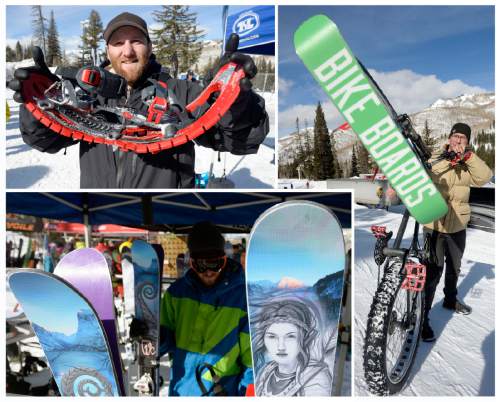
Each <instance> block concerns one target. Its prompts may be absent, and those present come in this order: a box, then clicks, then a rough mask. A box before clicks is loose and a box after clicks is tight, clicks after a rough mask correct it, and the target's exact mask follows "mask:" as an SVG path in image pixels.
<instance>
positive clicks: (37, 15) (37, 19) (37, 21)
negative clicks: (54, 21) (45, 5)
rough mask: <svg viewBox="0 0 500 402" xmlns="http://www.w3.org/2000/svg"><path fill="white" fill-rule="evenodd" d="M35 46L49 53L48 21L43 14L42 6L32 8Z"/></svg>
mask: <svg viewBox="0 0 500 402" xmlns="http://www.w3.org/2000/svg"><path fill="white" fill-rule="evenodd" d="M31 16H32V17H33V19H32V24H33V25H32V27H33V39H34V44H35V45H38V46H40V47H41V48H42V50H43V54H46V53H47V43H46V42H47V19H46V18H45V17H44V16H43V14H42V6H31Z"/></svg>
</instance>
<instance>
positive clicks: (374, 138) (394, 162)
mask: <svg viewBox="0 0 500 402" xmlns="http://www.w3.org/2000/svg"><path fill="white" fill-rule="evenodd" d="M313 73H314V75H315V77H316V79H317V80H318V81H319V82H320V83H321V84H322V86H323V88H324V89H325V91H326V92H327V93H328V95H329V97H330V98H331V100H332V102H334V104H335V105H337V107H338V108H339V110H340V112H341V113H342V114H343V116H344V117H345V118H346V119H347V121H348V122H349V124H350V125H351V127H352V128H353V130H354V131H355V132H356V133H358V135H359V137H360V139H361V141H362V142H363V144H364V146H365V147H366V149H367V150H368V151H369V152H370V154H371V155H372V157H373V158H374V159H375V161H376V162H377V164H378V166H379V167H380V169H381V170H382V171H383V172H384V174H385V175H386V176H387V178H388V179H389V181H390V183H391V185H392V187H393V188H394V189H395V190H396V192H397V194H398V195H399V197H400V198H401V201H402V202H403V203H404V204H405V205H407V206H408V207H416V206H418V205H420V204H422V203H423V202H424V200H425V198H426V197H429V196H432V195H434V194H435V193H436V192H437V189H436V187H435V186H434V184H433V183H432V181H431V180H430V178H429V176H428V174H427V172H426V171H425V169H424V168H423V166H422V165H421V163H420V161H419V160H418V158H417V157H416V155H415V153H414V152H413V151H412V149H411V148H410V146H409V145H408V143H407V142H406V139H405V138H404V137H403V135H402V134H401V133H400V131H399V129H398V127H397V126H396V124H395V123H394V121H393V120H392V118H391V116H389V114H388V113H387V110H386V109H385V107H384V105H383V104H382V102H381V101H380V98H379V96H378V95H377V93H376V92H375V90H374V89H373V88H372V86H371V85H370V83H369V82H368V80H367V78H366V77H365V75H364V73H363V71H362V69H361V67H360V65H359V64H358V62H357V61H356V59H355V58H354V57H353V56H352V55H351V53H350V52H349V50H348V49H346V48H343V49H341V50H340V51H338V52H336V53H335V54H334V55H333V56H331V57H330V58H329V59H327V60H326V61H325V62H324V63H322V64H321V65H320V66H318V67H317V68H315V69H314V70H313ZM367 120H369V121H368V122H367ZM360 123H361V124H360ZM367 123H368V125H367ZM360 125H361V126H362V127H363V129H362V130H361V131H358V130H359V128H360ZM356 126H358V129H357V127H356ZM366 127H368V128H366Z"/></svg>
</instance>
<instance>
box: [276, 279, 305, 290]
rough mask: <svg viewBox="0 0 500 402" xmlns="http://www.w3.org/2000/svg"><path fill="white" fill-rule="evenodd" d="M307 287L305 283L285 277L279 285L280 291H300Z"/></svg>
mask: <svg viewBox="0 0 500 402" xmlns="http://www.w3.org/2000/svg"><path fill="white" fill-rule="evenodd" d="M305 286H306V285H305V284H304V282H302V281H300V280H298V279H295V278H292V277H289V276H284V277H283V278H282V279H281V280H280V281H279V283H278V288H279V289H298V288H303V287H305Z"/></svg>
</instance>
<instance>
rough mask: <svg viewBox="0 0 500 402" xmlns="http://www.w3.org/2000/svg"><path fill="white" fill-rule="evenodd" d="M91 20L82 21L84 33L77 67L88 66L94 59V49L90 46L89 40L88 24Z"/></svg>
mask: <svg viewBox="0 0 500 402" xmlns="http://www.w3.org/2000/svg"><path fill="white" fill-rule="evenodd" d="M88 24H89V21H88V20H86V21H84V22H82V24H81V25H82V34H81V36H80V40H81V42H80V45H78V51H79V53H80V54H79V57H78V62H77V67H82V66H86V65H89V64H93V60H92V49H91V48H90V46H89V41H88V40H87V26H88Z"/></svg>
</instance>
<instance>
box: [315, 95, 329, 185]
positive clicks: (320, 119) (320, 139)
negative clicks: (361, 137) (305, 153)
mask: <svg viewBox="0 0 500 402" xmlns="http://www.w3.org/2000/svg"><path fill="white" fill-rule="evenodd" d="M313 154H314V177H315V179H316V180H326V179H328V178H332V177H334V171H333V155H332V145H331V143H330V135H329V133H328V127H327V125H326V120H325V114H324V112H323V108H322V107H321V103H320V102H318V106H317V108H316V116H315V118H314V151H313Z"/></svg>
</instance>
